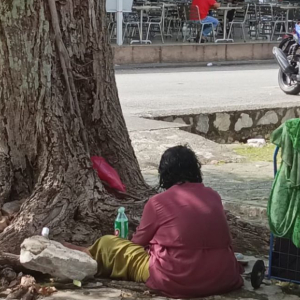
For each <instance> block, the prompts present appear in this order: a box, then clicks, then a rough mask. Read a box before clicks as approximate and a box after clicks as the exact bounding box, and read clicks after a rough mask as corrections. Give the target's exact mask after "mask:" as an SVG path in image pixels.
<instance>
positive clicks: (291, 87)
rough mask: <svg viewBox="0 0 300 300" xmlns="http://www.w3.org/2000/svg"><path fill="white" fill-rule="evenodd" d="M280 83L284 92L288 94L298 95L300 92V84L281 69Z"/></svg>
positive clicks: (279, 74)
mask: <svg viewBox="0 0 300 300" xmlns="http://www.w3.org/2000/svg"><path fill="white" fill-rule="evenodd" d="M278 84H279V87H280V88H281V90H282V91H283V92H285V93H286V94H287V95H298V94H299V93H300V85H299V83H298V82H296V81H293V80H291V79H290V78H289V76H287V75H286V74H284V73H283V72H282V70H281V69H279V73H278Z"/></svg>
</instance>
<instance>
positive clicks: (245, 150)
mask: <svg viewBox="0 0 300 300" xmlns="http://www.w3.org/2000/svg"><path fill="white" fill-rule="evenodd" d="M275 148H276V146H275V145H273V144H267V145H266V146H265V147H262V148H255V147H249V146H248V145H240V146H239V147H237V148H235V149H234V150H233V151H234V152H236V153H237V154H238V155H241V156H244V157H246V159H247V160H248V161H250V162H251V161H253V162H254V161H266V162H272V161H273V155H274V151H275ZM277 160H278V162H280V153H278V156H277Z"/></svg>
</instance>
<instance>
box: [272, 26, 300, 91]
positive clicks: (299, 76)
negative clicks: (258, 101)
mask: <svg viewBox="0 0 300 300" xmlns="http://www.w3.org/2000/svg"><path fill="white" fill-rule="evenodd" d="M298 50H299V51H298ZM273 54H274V56H275V59H276V60H277V63H278V65H279V67H280V69H279V73H278V84H279V87H280V88H281V90H282V91H283V92H285V93H286V94H288V95H298V94H299V93H300V23H299V24H296V26H295V30H294V32H293V33H290V34H286V35H285V36H284V37H283V39H282V41H281V43H280V44H279V46H278V47H274V48H273Z"/></svg>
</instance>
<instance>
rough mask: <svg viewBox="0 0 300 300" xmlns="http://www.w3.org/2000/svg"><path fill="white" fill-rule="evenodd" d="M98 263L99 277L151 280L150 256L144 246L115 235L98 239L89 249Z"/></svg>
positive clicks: (136, 280)
mask: <svg viewBox="0 0 300 300" xmlns="http://www.w3.org/2000/svg"><path fill="white" fill-rule="evenodd" d="M89 251H90V253H91V255H92V257H93V258H94V259H95V260H96V261H97V262H98V276H100V277H103V278H112V279H119V280H128V281H135V282H146V281H147V280H148V278H149V259H150V256H149V254H148V253H147V252H146V251H145V249H144V248H143V247H142V246H139V245H136V244H133V243H132V242H130V241H128V240H124V239H121V238H118V237H116V236H113V235H106V236H103V237H102V238H100V239H98V240H97V241H96V242H95V243H94V245H93V246H91V247H90V248H89Z"/></svg>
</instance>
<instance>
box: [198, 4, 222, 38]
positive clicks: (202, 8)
mask: <svg viewBox="0 0 300 300" xmlns="http://www.w3.org/2000/svg"><path fill="white" fill-rule="evenodd" d="M192 5H193V6H198V8H199V13H200V19H201V23H202V24H205V23H212V24H213V28H214V30H216V28H217V26H218V24H219V21H218V19H216V18H214V17H212V16H210V14H209V11H210V10H211V9H217V8H219V7H220V3H218V2H216V0H193V1H192ZM213 28H212V26H211V25H206V26H205V25H204V29H203V40H202V41H201V42H205V41H206V40H207V36H208V35H209V34H210V33H211V32H212V30H213ZM199 36H200V34H198V36H197V38H196V42H199Z"/></svg>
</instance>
